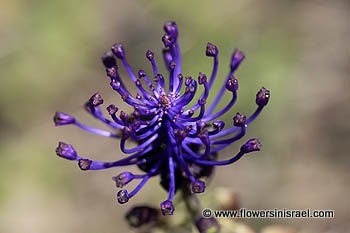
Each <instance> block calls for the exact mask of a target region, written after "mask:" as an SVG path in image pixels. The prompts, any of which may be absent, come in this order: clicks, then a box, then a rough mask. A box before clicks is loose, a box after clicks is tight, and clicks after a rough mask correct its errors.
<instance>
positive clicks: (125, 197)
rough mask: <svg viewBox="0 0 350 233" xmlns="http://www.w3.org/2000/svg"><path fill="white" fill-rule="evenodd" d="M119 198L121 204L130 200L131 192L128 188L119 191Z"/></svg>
mask: <svg viewBox="0 0 350 233" xmlns="http://www.w3.org/2000/svg"><path fill="white" fill-rule="evenodd" d="M117 200H118V202H119V204H124V203H126V202H128V201H129V193H128V191H127V190H126V189H122V190H120V191H119V192H118V193H117Z"/></svg>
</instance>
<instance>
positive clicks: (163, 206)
mask: <svg viewBox="0 0 350 233" xmlns="http://www.w3.org/2000/svg"><path fill="white" fill-rule="evenodd" d="M160 210H161V211H162V214H163V215H164V216H165V215H173V213H174V210H175V208H174V205H173V203H172V202H171V201H169V200H166V201H163V202H162V203H160Z"/></svg>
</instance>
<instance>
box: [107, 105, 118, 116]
mask: <svg viewBox="0 0 350 233" xmlns="http://www.w3.org/2000/svg"><path fill="white" fill-rule="evenodd" d="M107 111H108V114H109V115H114V114H116V113H117V112H118V107H117V106H115V105H114V104H110V105H108V107H107Z"/></svg>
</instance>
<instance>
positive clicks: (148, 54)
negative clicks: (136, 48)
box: [146, 50, 154, 61]
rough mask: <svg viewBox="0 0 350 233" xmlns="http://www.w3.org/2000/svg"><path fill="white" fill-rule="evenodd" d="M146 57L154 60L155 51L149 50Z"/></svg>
mask: <svg viewBox="0 0 350 233" xmlns="http://www.w3.org/2000/svg"><path fill="white" fill-rule="evenodd" d="M146 57H147V59H148V60H149V61H152V60H153V59H154V53H153V52H152V51H151V50H147V52H146Z"/></svg>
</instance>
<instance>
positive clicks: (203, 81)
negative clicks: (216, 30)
mask: <svg viewBox="0 0 350 233" xmlns="http://www.w3.org/2000/svg"><path fill="white" fill-rule="evenodd" d="M164 30H165V34H164V36H163V37H162V41H163V43H164V46H165V49H164V50H163V59H164V63H165V66H166V68H167V70H168V72H169V74H168V75H163V74H161V73H159V71H158V65H157V62H156V58H155V55H154V53H153V52H152V51H150V50H148V51H147V52H146V58H147V59H148V61H149V62H150V65H151V67H152V71H153V73H152V74H146V72H145V71H144V70H139V71H138V72H137V73H135V72H134V70H133V69H132V68H131V67H130V66H129V63H128V61H127V58H126V53H125V51H124V47H123V46H122V44H115V45H113V46H112V48H111V51H110V52H107V53H106V54H104V55H103V56H102V62H103V64H104V66H105V68H106V73H107V76H108V77H109V78H110V85H111V87H112V88H113V89H114V90H115V91H116V92H117V93H118V94H119V95H120V97H121V98H122V100H123V101H124V102H125V103H127V104H128V105H130V106H131V107H132V108H133V109H134V110H133V112H131V113H130V114H127V113H125V112H123V111H120V113H119V114H117V113H118V110H119V109H118V108H117V107H116V106H115V105H113V104H110V105H108V107H107V108H106V109H107V111H106V112H107V113H108V115H109V117H110V119H108V118H107V117H105V116H104V114H103V111H102V109H101V105H102V104H103V103H104V100H103V98H102V97H101V95H100V94H99V93H95V94H93V95H92V97H91V98H90V99H89V100H88V101H87V102H86V104H85V109H86V110H87V112H88V113H89V114H91V115H92V116H93V117H95V118H96V119H97V120H99V121H102V122H103V123H105V124H106V125H108V126H109V127H110V128H111V131H106V130H102V129H97V128H93V127H90V126H88V125H85V124H82V123H81V122H80V121H78V120H77V119H75V118H74V117H73V116H71V115H68V114H65V113H62V112H57V113H56V114H55V116H54V122H55V125H56V126H61V125H75V126H78V127H79V128H81V129H83V130H85V131H87V132H90V133H94V134H97V135H100V136H105V137H110V138H117V139H120V148H121V150H122V151H123V152H124V153H125V154H128V156H126V157H125V158H123V159H120V160H117V161H113V162H102V161H95V160H90V159H88V158H84V157H81V156H80V155H78V153H77V152H76V151H75V149H74V148H73V147H72V146H71V145H69V144H66V143H63V142H60V143H59V145H58V148H57V149H56V152H57V155H58V156H60V157H62V158H66V159H69V160H76V161H78V165H79V167H80V168H81V169H82V170H84V171H86V170H100V169H107V168H112V167H121V166H128V165H137V166H138V167H139V168H140V169H141V170H142V171H144V174H133V173H130V172H127V171H125V172H122V173H121V174H119V175H117V176H115V177H113V180H114V181H115V182H116V186H117V187H118V188H123V187H124V186H125V185H127V184H128V183H130V182H133V181H134V180H139V183H138V185H136V187H135V188H134V189H133V190H131V191H128V190H126V189H121V190H119V192H118V193H117V200H118V202H119V203H126V202H128V201H129V199H130V198H132V197H133V196H135V194H137V193H138V192H139V191H140V189H141V188H142V187H143V186H144V185H145V184H146V183H147V181H148V180H149V179H150V178H152V177H154V176H159V177H160V178H161V182H160V183H161V185H162V186H163V187H164V188H165V189H166V190H167V192H168V197H167V198H166V200H165V201H163V202H162V203H161V205H160V206H161V212H162V213H163V214H164V215H172V214H173V212H174V205H173V203H172V201H173V198H174V195H175V192H176V191H177V190H178V189H181V188H188V189H189V190H192V192H193V193H202V192H204V191H205V182H204V181H203V180H202V179H201V178H202V177H204V176H208V175H210V174H211V171H212V169H213V167H215V166H221V165H229V164H232V163H234V162H236V161H237V160H238V159H240V158H241V157H242V156H243V155H245V154H247V153H250V152H253V151H259V150H260V148H261V143H260V142H259V140H258V139H250V140H248V141H247V142H246V143H245V144H243V145H242V146H241V149H240V150H239V151H238V153H237V154H235V155H233V156H232V158H230V159H227V160H217V154H218V152H220V151H221V150H223V149H225V148H227V147H228V146H230V145H231V144H232V143H234V142H236V141H238V140H239V139H241V138H242V137H243V136H244V135H245V134H246V131H247V128H248V125H249V124H250V123H252V121H253V120H254V119H255V118H256V117H257V116H258V115H259V114H260V113H261V111H262V110H263V108H264V107H265V105H266V104H267V103H268V100H269V98H270V93H269V91H268V90H267V89H265V88H264V87H263V88H262V89H261V90H259V92H258V93H257V95H256V104H257V109H256V110H255V112H254V113H253V114H252V115H250V116H245V115H243V114H240V113H237V114H236V115H235V116H234V117H233V122H232V125H229V126H227V127H226V128H225V123H224V122H223V121H221V120H217V118H218V117H221V116H222V115H223V114H225V113H227V112H228V111H230V110H231V108H232V106H233V105H234V103H235V102H236V99H237V90H238V80H237V78H236V76H235V75H234V73H235V71H236V70H237V68H238V66H239V65H240V63H241V62H242V61H243V59H244V58H245V55H244V54H243V52H241V51H239V50H237V49H236V50H235V51H234V52H233V55H232V59H231V64H230V70H229V72H228V75H227V77H226V79H225V80H224V81H223V82H222V85H221V88H220V90H219V91H217V90H212V87H213V84H214V82H215V79H216V77H217V71H218V55H219V50H218V48H217V47H216V46H215V45H214V44H212V43H208V44H207V47H206V51H205V54H206V56H207V57H210V58H212V59H213V63H214V65H213V69H212V73H211V74H210V76H208V77H207V75H206V74H204V73H199V75H198V81H196V80H195V79H194V78H192V77H190V76H184V75H183V74H182V69H181V58H180V47H179V44H178V36H179V32H178V28H177V25H176V23H174V22H169V23H166V24H165V25H164ZM116 58H117V59H118V60H120V63H121V64H122V66H124V68H125V69H126V71H127V73H128V75H129V78H130V79H131V80H132V81H133V82H134V83H135V86H136V88H137V90H138V93H137V94H136V95H135V96H133V95H132V94H131V93H130V91H129V90H128V89H127V88H126V85H125V84H124V83H123V80H122V79H121V77H120V75H119V70H118V66H117V61H116V60H117V59H116ZM200 86H202V87H200ZM183 89H184V91H181V90H183ZM197 89H202V91H199V90H197ZM198 91H199V92H200V93H201V94H200V96H199V98H198V99H197V100H196V101H195V102H194V104H192V103H193V100H194V98H195V96H196V93H197V92H198ZM225 92H228V93H230V94H231V99H230V101H229V102H228V103H227V104H226V105H225V106H224V107H223V108H222V109H220V110H218V111H215V109H216V107H217V105H218V103H219V101H222V96H223V95H224V93H225ZM209 94H212V95H214V100H213V101H212V102H211V103H208V101H207V99H208V96H209ZM223 138H224V139H223ZM128 140H130V141H134V142H136V144H137V145H136V146H134V147H131V148H129V147H127V143H126V142H127V141H128Z"/></svg>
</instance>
